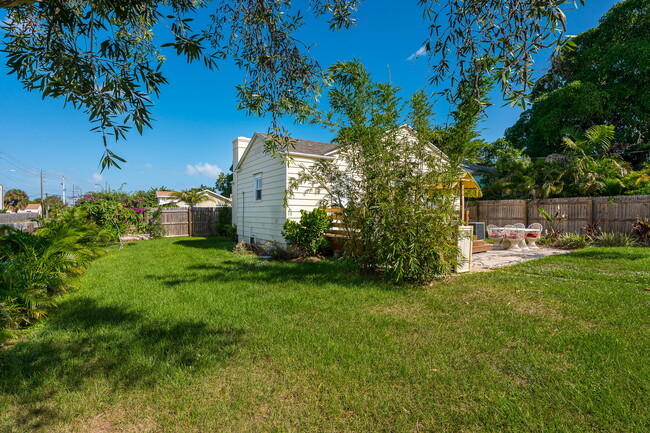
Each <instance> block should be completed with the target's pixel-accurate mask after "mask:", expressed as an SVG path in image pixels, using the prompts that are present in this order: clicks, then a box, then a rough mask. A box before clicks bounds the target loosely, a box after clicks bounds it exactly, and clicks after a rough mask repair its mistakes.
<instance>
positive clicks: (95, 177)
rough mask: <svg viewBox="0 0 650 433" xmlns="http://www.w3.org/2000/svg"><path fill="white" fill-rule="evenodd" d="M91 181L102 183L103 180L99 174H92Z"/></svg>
mask: <svg viewBox="0 0 650 433" xmlns="http://www.w3.org/2000/svg"><path fill="white" fill-rule="evenodd" d="M92 180H93V182H104V180H105V178H104V176H103V175H102V174H101V173H93V175H92Z"/></svg>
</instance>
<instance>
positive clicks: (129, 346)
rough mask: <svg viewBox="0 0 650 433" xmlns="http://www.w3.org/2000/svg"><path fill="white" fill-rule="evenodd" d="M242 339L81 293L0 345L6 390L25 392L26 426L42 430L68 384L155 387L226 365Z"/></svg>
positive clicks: (21, 395) (22, 421)
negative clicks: (37, 327) (21, 336)
mask: <svg viewBox="0 0 650 433" xmlns="http://www.w3.org/2000/svg"><path fill="white" fill-rule="evenodd" d="M242 337H243V332H242V330H240V329H232V328H215V327H212V326H210V325H209V324H208V323H206V322H204V321H200V320H181V321H173V320H169V321H163V320H148V319H146V318H145V317H144V316H142V315H141V314H139V313H137V312H132V311H128V310H127V309H126V308H124V307H122V306H119V305H108V306H101V305H98V304H97V303H96V302H95V301H94V300H93V299H90V298H74V299H71V300H68V301H65V302H63V303H62V304H60V308H59V309H58V310H57V311H56V312H55V313H54V314H53V315H52V317H51V318H50V319H49V320H48V321H47V323H46V324H45V329H44V330H42V331H41V332H39V333H37V334H35V335H33V336H32V338H30V339H28V340H25V341H20V342H17V343H16V344H15V345H13V346H12V347H10V348H8V349H6V350H4V351H0V392H2V393H7V394H13V395H15V396H16V397H18V399H19V401H20V407H21V409H20V411H19V412H18V413H17V415H16V417H17V419H16V420H15V422H16V423H17V424H18V425H21V426H23V427H24V428H27V429H33V428H42V427H43V426H44V425H45V426H46V425H47V423H52V422H54V421H55V420H56V419H57V416H58V415H57V413H55V412H56V409H55V407H56V406H54V407H53V405H52V402H51V401H50V399H51V398H52V395H53V394H55V393H56V392H58V390H60V389H66V390H75V389H81V388H82V387H83V386H84V384H86V383H89V382H91V381H94V380H101V381H106V382H108V384H109V386H110V387H113V389H118V388H120V389H123V388H131V387H139V388H153V387H154V386H155V385H156V384H157V383H162V382H163V381H166V380H169V378H170V377H174V376H179V375H180V376H183V375H195V374H196V373H199V372H201V371H202V370H203V369H205V368H206V367H215V366H219V365H225V363H226V362H227V360H228V359H229V358H230V357H232V356H233V355H234V354H235V353H236V351H237V348H238V346H239V345H240V344H241V341H242ZM53 411H54V412H53Z"/></svg>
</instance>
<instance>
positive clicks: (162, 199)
mask: <svg viewBox="0 0 650 433" xmlns="http://www.w3.org/2000/svg"><path fill="white" fill-rule="evenodd" d="M175 193H176V191H156V199H158V206H164V205H166V204H170V203H176V202H177V201H178V200H175V199H174V197H173V195H174V194H175Z"/></svg>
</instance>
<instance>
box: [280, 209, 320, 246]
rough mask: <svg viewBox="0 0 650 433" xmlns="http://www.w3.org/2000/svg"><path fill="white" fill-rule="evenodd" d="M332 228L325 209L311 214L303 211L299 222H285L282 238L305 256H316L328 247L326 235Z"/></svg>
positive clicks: (315, 210) (316, 210)
mask: <svg viewBox="0 0 650 433" xmlns="http://www.w3.org/2000/svg"><path fill="white" fill-rule="evenodd" d="M330 226H331V223H330V220H329V218H328V216H327V212H325V209H321V208H316V209H314V210H313V211H311V212H306V211H304V210H301V211H300V221H299V222H296V221H292V220H286V221H285V223H284V230H283V231H282V236H284V238H285V239H286V240H287V242H288V243H289V244H291V245H295V246H296V247H297V248H298V249H299V250H300V251H301V252H302V253H303V254H311V255H316V254H318V253H319V252H321V251H322V250H323V249H325V248H327V246H328V242H327V239H325V233H326V232H327V229H329V228H330Z"/></svg>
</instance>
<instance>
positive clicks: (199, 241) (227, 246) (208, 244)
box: [173, 236, 234, 251]
mask: <svg viewBox="0 0 650 433" xmlns="http://www.w3.org/2000/svg"><path fill="white" fill-rule="evenodd" d="M173 244H174V245H181V246H184V247H190V248H199V249H202V250H226V251H232V247H233V245H234V244H233V242H232V241H231V240H230V239H228V238H222V237H217V236H211V237H208V238H191V239H179V240H177V241H175V242H174V243H173Z"/></svg>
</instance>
